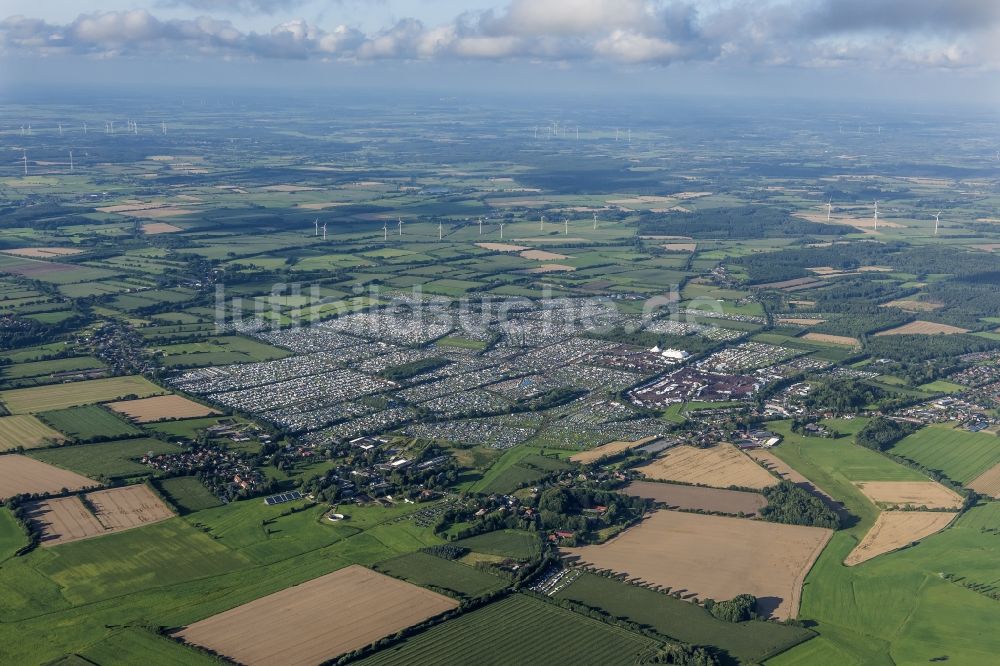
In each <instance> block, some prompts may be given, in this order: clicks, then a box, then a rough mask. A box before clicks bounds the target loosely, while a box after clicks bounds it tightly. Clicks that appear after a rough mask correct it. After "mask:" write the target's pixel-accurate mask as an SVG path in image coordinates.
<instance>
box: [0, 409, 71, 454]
mask: <svg viewBox="0 0 1000 666" xmlns="http://www.w3.org/2000/svg"><path fill="white" fill-rule="evenodd" d="M65 439H66V437H65V436H63V435H62V434H61V433H59V432H56V431H55V430H53V429H52V428H50V427H48V426H47V425H45V424H44V423H42V422H41V421H39V420H38V419H36V418H35V417H34V416H29V415H27V414H18V415H16V416H3V417H0V451H12V450H14V449H16V448H18V447H23V448H25V449H33V448H36V447H39V446H48V445H50V444H57V443H59V442H62V441H65Z"/></svg>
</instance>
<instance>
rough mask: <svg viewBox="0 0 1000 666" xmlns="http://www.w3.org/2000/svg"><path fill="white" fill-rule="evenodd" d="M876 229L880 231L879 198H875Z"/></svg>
mask: <svg viewBox="0 0 1000 666" xmlns="http://www.w3.org/2000/svg"><path fill="white" fill-rule="evenodd" d="M874 231H878V199H876V200H875V229H874Z"/></svg>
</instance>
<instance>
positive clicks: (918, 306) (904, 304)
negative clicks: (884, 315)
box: [882, 298, 944, 312]
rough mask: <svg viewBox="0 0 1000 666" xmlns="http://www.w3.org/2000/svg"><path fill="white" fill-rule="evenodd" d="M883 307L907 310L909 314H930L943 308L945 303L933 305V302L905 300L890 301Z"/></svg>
mask: <svg viewBox="0 0 1000 666" xmlns="http://www.w3.org/2000/svg"><path fill="white" fill-rule="evenodd" d="M882 307H884V308H899V309H900V310H906V311H907V312H930V311H932V310H937V309H938V308H943V307H944V303H932V302H931V301H913V300H907V299H905V298H904V299H900V300H896V301H889V302H888V303H883V304H882Z"/></svg>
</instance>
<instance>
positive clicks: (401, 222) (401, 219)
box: [396, 217, 403, 236]
mask: <svg viewBox="0 0 1000 666" xmlns="http://www.w3.org/2000/svg"><path fill="white" fill-rule="evenodd" d="M396 219H397V221H398V222H399V235H400V236H402V235H403V218H401V217H399V218H396Z"/></svg>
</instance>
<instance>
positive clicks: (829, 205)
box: [826, 199, 833, 222]
mask: <svg viewBox="0 0 1000 666" xmlns="http://www.w3.org/2000/svg"><path fill="white" fill-rule="evenodd" d="M832 213H833V199H830V200H829V201H827V202H826V221H827V222H829V221H830V215H831V214H832Z"/></svg>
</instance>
